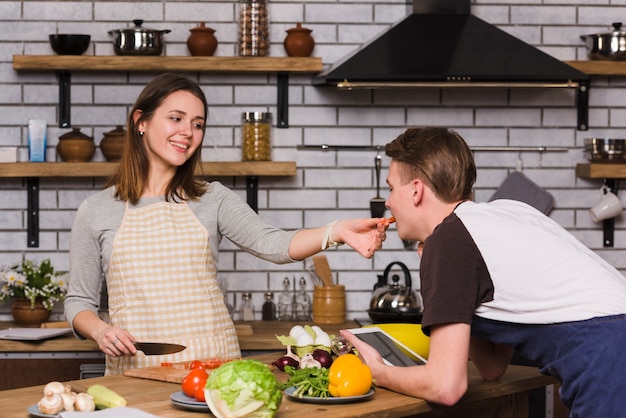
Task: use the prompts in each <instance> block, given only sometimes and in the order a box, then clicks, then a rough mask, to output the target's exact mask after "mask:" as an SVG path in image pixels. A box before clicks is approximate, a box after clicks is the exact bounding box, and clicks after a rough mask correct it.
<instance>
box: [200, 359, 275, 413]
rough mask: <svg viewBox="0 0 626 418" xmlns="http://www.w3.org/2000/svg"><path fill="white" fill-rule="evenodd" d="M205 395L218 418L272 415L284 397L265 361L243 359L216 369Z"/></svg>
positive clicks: (211, 375) (210, 376) (210, 377)
mask: <svg viewBox="0 0 626 418" xmlns="http://www.w3.org/2000/svg"><path fill="white" fill-rule="evenodd" d="M205 398H206V402H207V405H208V406H209V408H210V409H211V412H212V413H213V415H215V416H216V417H217V418H238V417H258V418H271V417H273V416H274V415H276V412H277V411H278V408H279V407H280V403H281V401H282V399H283V396H282V392H281V390H280V387H279V385H278V381H277V380H276V377H275V376H274V374H273V373H272V372H271V371H270V369H269V368H268V367H267V366H266V365H265V364H263V363H261V362H260V361H257V360H245V359H244V360H234V361H231V362H228V363H225V364H223V365H221V366H220V367H218V368H217V369H215V370H213V372H211V374H210V375H209V378H208V380H207V383H206V387H205Z"/></svg>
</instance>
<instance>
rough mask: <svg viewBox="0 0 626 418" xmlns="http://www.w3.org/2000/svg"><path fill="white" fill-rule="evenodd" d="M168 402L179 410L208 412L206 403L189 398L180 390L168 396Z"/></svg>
mask: <svg viewBox="0 0 626 418" xmlns="http://www.w3.org/2000/svg"><path fill="white" fill-rule="evenodd" d="M170 400H171V401H172V403H173V404H174V405H177V406H180V407H181V408H186V409H191V410H193V411H209V406H208V405H207V404H206V402H200V401H198V400H196V398H191V397H189V396H187V395H185V393H184V392H183V391H182V390H181V391H180V392H174V393H172V394H171V395H170Z"/></svg>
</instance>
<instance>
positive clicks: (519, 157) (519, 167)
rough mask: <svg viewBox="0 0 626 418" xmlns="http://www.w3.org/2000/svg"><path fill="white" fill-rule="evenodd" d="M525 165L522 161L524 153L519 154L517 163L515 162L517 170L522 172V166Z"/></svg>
mask: <svg viewBox="0 0 626 418" xmlns="http://www.w3.org/2000/svg"><path fill="white" fill-rule="evenodd" d="M523 166H524V162H523V161H522V153H521V152H520V153H519V154H517V164H515V171H517V172H518V173H521V172H522V167H523Z"/></svg>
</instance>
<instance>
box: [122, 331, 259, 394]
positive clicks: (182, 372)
mask: <svg viewBox="0 0 626 418" xmlns="http://www.w3.org/2000/svg"><path fill="white" fill-rule="evenodd" d="M235 330H236V331H237V335H238V336H240V335H253V334H254V332H253V330H252V326H251V325H248V324H235ZM198 360H202V359H198ZM204 361H206V360H204ZM188 363H189V362H185V363H174V365H173V366H151V367H139V368H136V369H129V370H126V371H125V372H124V376H129V377H138V378H141V379H151V380H159V381H161V382H170V383H182V381H183V379H184V378H185V376H187V374H188V373H189V370H188V369H187V368H185V364H188ZM207 371H208V372H210V370H207Z"/></svg>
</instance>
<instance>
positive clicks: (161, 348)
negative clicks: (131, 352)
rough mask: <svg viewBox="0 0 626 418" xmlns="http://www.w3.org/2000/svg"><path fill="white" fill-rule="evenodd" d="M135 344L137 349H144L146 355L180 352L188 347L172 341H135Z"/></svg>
mask: <svg viewBox="0 0 626 418" xmlns="http://www.w3.org/2000/svg"><path fill="white" fill-rule="evenodd" d="M133 344H134V345H135V348H137V350H140V351H143V353H144V354H145V355H146V356H154V355H158V354H172V353H178V352H179V351H183V350H184V349H185V348H187V347H185V346H184V345H180V344H170V343H147V342H139V341H135V342H134V343H133Z"/></svg>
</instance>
